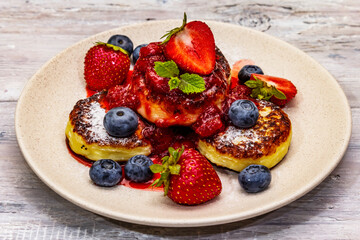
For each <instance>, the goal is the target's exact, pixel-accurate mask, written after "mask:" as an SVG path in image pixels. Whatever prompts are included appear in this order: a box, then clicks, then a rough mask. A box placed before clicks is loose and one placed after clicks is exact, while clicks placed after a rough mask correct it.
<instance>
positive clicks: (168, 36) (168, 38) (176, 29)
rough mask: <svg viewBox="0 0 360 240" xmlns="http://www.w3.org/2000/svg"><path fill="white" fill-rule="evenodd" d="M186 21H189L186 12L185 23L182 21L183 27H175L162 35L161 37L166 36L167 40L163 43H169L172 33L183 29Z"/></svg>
mask: <svg viewBox="0 0 360 240" xmlns="http://www.w3.org/2000/svg"><path fill="white" fill-rule="evenodd" d="M186 22H187V16H186V13H184V18H183V23H182V25H181V27H177V28H174V29H172V30H170V31H168V32H167V33H166V34H165V35H164V36H162V37H161V39H162V38H165V40H164V41H163V42H162V43H161V44H165V43H167V42H168V41H169V40H170V38H171V36H172V35H174V34H176V33H178V32H180V31H182V30H183V29H184V27H185V25H186Z"/></svg>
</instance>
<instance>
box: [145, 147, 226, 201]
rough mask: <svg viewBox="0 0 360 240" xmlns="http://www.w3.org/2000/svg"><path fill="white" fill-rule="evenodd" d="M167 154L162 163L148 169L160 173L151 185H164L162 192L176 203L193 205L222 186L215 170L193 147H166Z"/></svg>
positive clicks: (212, 194) (216, 193)
mask: <svg viewBox="0 0 360 240" xmlns="http://www.w3.org/2000/svg"><path fill="white" fill-rule="evenodd" d="M169 153H170V156H166V157H163V158H162V161H163V163H162V165H160V164H154V165H152V166H150V169H151V170H152V171H153V172H154V173H159V172H160V173H161V177H160V179H157V180H155V181H154V183H153V185H156V186H161V185H164V194H165V196H168V197H169V198H170V199H171V200H173V201H174V202H176V203H178V204H185V205H197V204H201V203H204V202H207V201H209V200H211V199H213V198H215V197H216V196H218V195H219V194H220V193H221V190H222V185H221V181H220V178H219V176H218V175H217V173H216V171H215V169H214V168H213V167H212V165H211V164H210V163H209V162H208V161H207V159H206V158H205V157H204V156H203V155H201V154H200V153H199V152H198V151H196V150H195V149H192V148H190V149H186V150H185V149H184V147H182V149H177V150H175V149H173V148H171V147H170V148H169Z"/></svg>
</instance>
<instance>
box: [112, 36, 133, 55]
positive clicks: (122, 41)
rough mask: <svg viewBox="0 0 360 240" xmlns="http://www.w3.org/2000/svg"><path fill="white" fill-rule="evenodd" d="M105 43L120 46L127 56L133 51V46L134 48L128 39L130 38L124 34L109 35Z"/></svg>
mask: <svg viewBox="0 0 360 240" xmlns="http://www.w3.org/2000/svg"><path fill="white" fill-rule="evenodd" d="M107 43H110V44H112V45H115V46H118V47H121V48H122V49H124V50H126V51H127V52H128V53H129V56H130V55H131V54H132V52H133V48H134V44H133V42H132V41H131V40H130V38H128V37H127V36H125V35H114V36H111V37H110V38H109V40H108V41H107Z"/></svg>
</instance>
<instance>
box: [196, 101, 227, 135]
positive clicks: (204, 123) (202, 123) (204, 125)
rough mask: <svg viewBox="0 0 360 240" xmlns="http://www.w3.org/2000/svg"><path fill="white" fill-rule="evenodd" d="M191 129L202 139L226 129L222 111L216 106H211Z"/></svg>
mask: <svg viewBox="0 0 360 240" xmlns="http://www.w3.org/2000/svg"><path fill="white" fill-rule="evenodd" d="M191 127H192V129H194V130H195V132H196V133H197V134H198V135H199V136H200V137H210V136H212V135H214V134H216V133H218V132H219V131H220V130H221V129H223V127H224V123H223V121H222V119H221V111H220V110H219V108H217V107H216V106H215V105H211V106H210V107H208V108H207V109H205V111H204V112H203V113H202V114H201V115H200V116H199V117H198V119H197V120H196V122H195V123H194V124H193V125H192V126H191Z"/></svg>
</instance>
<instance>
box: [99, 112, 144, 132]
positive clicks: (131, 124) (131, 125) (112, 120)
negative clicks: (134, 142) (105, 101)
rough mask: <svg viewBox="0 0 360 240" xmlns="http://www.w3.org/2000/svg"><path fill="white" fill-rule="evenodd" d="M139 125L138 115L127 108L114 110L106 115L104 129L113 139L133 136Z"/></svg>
mask: <svg viewBox="0 0 360 240" xmlns="http://www.w3.org/2000/svg"><path fill="white" fill-rule="evenodd" d="M138 124H139V118H138V116H137V115H136V113H135V112H134V111H133V110H131V109H130V108H127V107H117V108H113V109H111V110H110V111H108V112H107V113H106V114H105V117H104V127H105V129H106V131H107V132H108V133H109V135H111V136H113V137H128V136H130V135H132V134H133V133H134V132H135V131H136V129H137V127H138Z"/></svg>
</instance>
